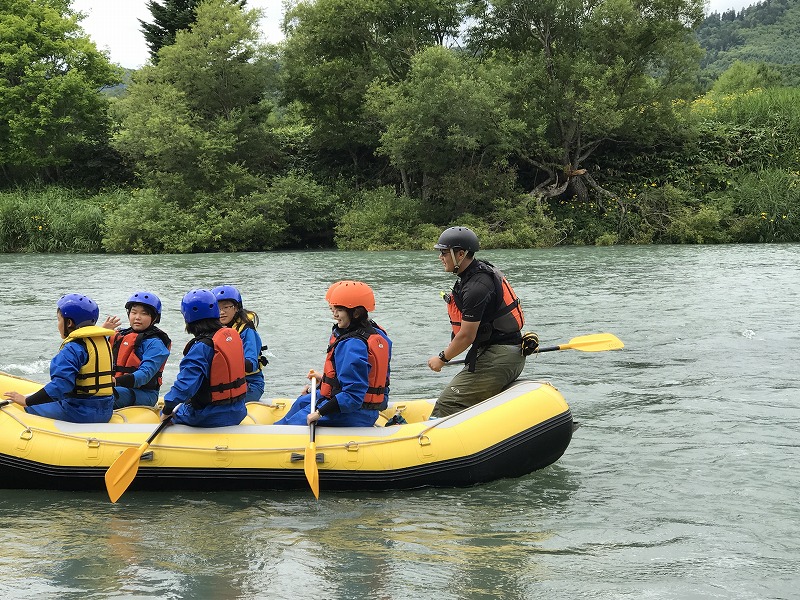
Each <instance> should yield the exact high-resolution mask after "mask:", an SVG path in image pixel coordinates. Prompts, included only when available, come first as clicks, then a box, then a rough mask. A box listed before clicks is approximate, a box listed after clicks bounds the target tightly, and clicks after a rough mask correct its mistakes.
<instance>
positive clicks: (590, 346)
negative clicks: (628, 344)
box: [558, 333, 625, 352]
mask: <svg viewBox="0 0 800 600" xmlns="http://www.w3.org/2000/svg"><path fill="white" fill-rule="evenodd" d="M624 347H625V344H623V343H622V340H620V339H619V338H618V337H617V336H615V335H614V334H613V333H593V334H591V335H582V336H579V337H576V338H572V339H571V340H570V341H569V342H567V343H566V344H561V345H560V346H559V347H558V349H559V350H581V351H582V352H605V351H606V350H620V349H622V348H624Z"/></svg>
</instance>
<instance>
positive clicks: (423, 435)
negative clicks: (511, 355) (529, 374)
mask: <svg viewBox="0 0 800 600" xmlns="http://www.w3.org/2000/svg"><path fill="white" fill-rule="evenodd" d="M540 383H547V382H540ZM0 411H2V412H3V413H5V414H7V415H8V416H9V417H11V418H12V419H14V420H15V421H16V422H17V423H19V424H20V425H21V426H22V427H23V431H22V432H21V433H20V437H22V435H24V434H28V435H29V436H30V437H32V436H33V433H34V432H40V433H42V434H46V435H52V436H55V437H60V438H66V439H71V440H84V441H85V442H86V443H87V444H90V443H96V442H100V443H105V444H108V445H110V446H125V447H126V448H135V447H136V446H137V445H138V444H136V443H130V442H118V441H115V440H105V439H100V438H96V437H83V436H77V435H70V434H67V433H61V432H60V431H52V430H48V429H41V428H38V427H31V426H30V425H27V424H25V423H24V422H22V421H21V420H20V419H19V418H17V417H16V416H14V415H13V414H11V413H10V412H8V411H7V410H6V407H2V408H0ZM400 412H402V411H400ZM458 415H459V413H455V414H452V415H448V416H446V417H441V418H439V419H437V420H435V421H432V422H431V424H430V426H428V427H426V428H424V429H423V430H422V431H420V432H419V433H416V434H413V435H406V436H402V437H393V438H390V439H379V440H378V439H376V440H364V441H360V442H357V441H355V440H351V441H349V442H345V443H343V444H326V445H318V446H317V450H323V449H334V448H344V449H345V450H347V449H348V448H350V447H352V446H377V445H381V444H394V443H397V442H407V441H409V440H414V439H416V440H417V441H418V442H419V445H420V446H424V445H427V443H430V440H429V438H428V435H427V434H428V433H429V432H430V431H433V430H434V429H436V428H437V427H439V426H440V425H442V424H444V423H446V422H447V421H449V420H450V419H452V418H454V417H456V416H458ZM30 437H29V438H28V439H30ZM426 442H427V443H426ZM151 447H152V448H153V449H155V448H161V449H164V450H184V451H199V452H220V451H225V452H243V453H246V452H262V453H274V452H293V451H297V450H301V451H302V450H305V446H304V445H303V446H291V447H283V448H275V447H268V448H229V447H228V446H214V447H209V446H172V445H165V444H152V445H151Z"/></svg>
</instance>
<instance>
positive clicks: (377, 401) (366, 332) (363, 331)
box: [319, 322, 390, 410]
mask: <svg viewBox="0 0 800 600" xmlns="http://www.w3.org/2000/svg"><path fill="white" fill-rule="evenodd" d="M370 323H371V325H370V326H369V327H363V328H360V329H355V330H353V331H348V332H347V333H345V334H343V335H340V336H339V337H336V336H335V335H333V334H331V339H330V341H329V342H328V354H327V356H326V357H325V367H324V369H323V376H322V383H321V384H320V387H319V392H320V394H321V395H322V396H325V397H327V398H333V397H334V396H335V395H336V394H337V393H338V392H339V391H341V389H342V386H341V384H340V383H339V380H338V379H337V377H336V365H335V363H334V361H333V353H334V350H335V349H336V345H337V344H340V343H341V342H343V341H344V340H347V339H350V338H357V339H359V340H361V341H362V342H364V343H365V344H366V345H367V360H368V361H369V367H370V368H369V380H368V382H367V385H368V386H369V387H368V388H367V393H366V395H365V396H364V401H363V402H362V404H361V408H362V409H364V410H384V409H385V408H386V407H387V406H388V405H389V400H388V397H387V391H388V388H389V350H390V345H389V342H388V341H387V340H386V338H384V337H383V336H382V335H381V334H380V333H378V331H377V330H378V329H380V330H381V331H383V333H386V331H385V330H384V329H383V328H382V327H380V326H379V325H377V324H375V323H374V322H370Z"/></svg>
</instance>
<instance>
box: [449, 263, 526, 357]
mask: <svg viewBox="0 0 800 600" xmlns="http://www.w3.org/2000/svg"><path fill="white" fill-rule="evenodd" d="M476 262H477V263H478V265H477V266H478V268H479V269H480V270H481V271H484V272H485V271H487V270H488V271H489V272H490V273H491V275H492V277H493V279H494V288H495V294H496V296H497V300H498V302H497V304H496V305H495V308H494V310H491V311H489V310H487V312H485V313H484V315H483V319H482V320H481V325H482V326H483V324H484V323H487V324H488V325H489V327H490V328H491V329H489V330H487V331H486V332H485V333H484V332H481V333H479V335H478V337H477V338H476V339H475V342H479V343H483V344H484V345H487V344H485V342H489V343H492V342H494V341H495V340H499V339H500V338H508V337H509V335H508V334H511V335H512V336H513V335H514V334H516V333H519V332H520V331H522V328H523V326H524V325H525V315H524V313H523V312H522V305H521V303H520V300H519V298H518V297H517V294H516V293H515V292H514V289H513V288H512V287H511V284H509V283H508V280H507V279H506V276H505V275H503V273H502V272H501V271H500V270H499V269H497V268H495V267H494V266H493V265H491V264H489V263H487V262H485V261H478V260H477V259H476ZM454 289H455V288H454ZM445 302H447V314H448V315H449V317H450V326H451V327H452V328H453V336H455V335H456V334H457V333H458V332H459V330H460V329H461V307H460V306H459V304H461V298H460V296H459V295H458V294H456V293H453V294H447V295H445Z"/></svg>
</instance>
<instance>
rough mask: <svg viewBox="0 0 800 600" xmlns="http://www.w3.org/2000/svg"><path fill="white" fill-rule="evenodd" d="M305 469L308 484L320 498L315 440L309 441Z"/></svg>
mask: <svg viewBox="0 0 800 600" xmlns="http://www.w3.org/2000/svg"><path fill="white" fill-rule="evenodd" d="M303 470H304V471H305V472H306V479H308V485H309V486H311V491H312V492H314V497H315V498H316V499H317V500H319V467H318V466H317V444H316V443H315V442H309V443H308V447H307V448H306V456H305V461H304V464H303Z"/></svg>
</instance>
